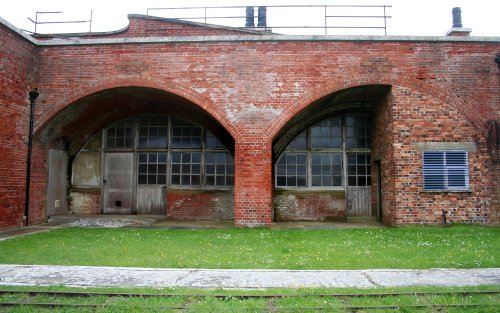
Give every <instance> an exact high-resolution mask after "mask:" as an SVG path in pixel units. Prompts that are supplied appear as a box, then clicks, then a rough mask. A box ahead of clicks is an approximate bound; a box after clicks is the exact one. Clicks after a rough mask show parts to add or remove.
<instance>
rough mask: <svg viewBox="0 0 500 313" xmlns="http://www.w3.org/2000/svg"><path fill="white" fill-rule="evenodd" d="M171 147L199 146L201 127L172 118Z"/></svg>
mask: <svg viewBox="0 0 500 313" xmlns="http://www.w3.org/2000/svg"><path fill="white" fill-rule="evenodd" d="M172 147H174V148H201V127H199V126H196V125H194V124H191V123H189V122H186V121H181V120H177V119H172Z"/></svg>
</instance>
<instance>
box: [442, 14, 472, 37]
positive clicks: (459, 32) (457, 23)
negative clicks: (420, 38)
mask: <svg viewBox="0 0 500 313" xmlns="http://www.w3.org/2000/svg"><path fill="white" fill-rule="evenodd" d="M451 13H452V15H453V25H452V27H451V29H450V30H449V31H448V32H447V33H446V36H470V33H471V32H472V29H471V28H464V27H463V25H462V9H460V8H459V7H455V8H453V10H451Z"/></svg>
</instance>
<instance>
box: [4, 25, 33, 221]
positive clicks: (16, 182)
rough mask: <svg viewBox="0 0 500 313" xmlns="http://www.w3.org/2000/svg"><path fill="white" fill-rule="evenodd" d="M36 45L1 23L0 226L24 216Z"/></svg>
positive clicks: (20, 219)
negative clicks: (29, 97) (30, 103)
mask: <svg viewBox="0 0 500 313" xmlns="http://www.w3.org/2000/svg"><path fill="white" fill-rule="evenodd" d="M34 52H35V46H34V45H33V44H31V43H29V42H28V41H27V40H26V39H24V38H21V37H20V36H18V35H16V34H15V33H13V32H12V31H11V30H10V29H8V28H6V27H5V26H4V25H2V24H0V86H1V89H2V92H0V228H3V227H10V226H21V225H22V218H23V216H24V199H25V183H26V154H27V140H28V117H29V99H28V92H29V91H30V88H32V87H33V74H34V66H35V63H34V61H35V60H34Z"/></svg>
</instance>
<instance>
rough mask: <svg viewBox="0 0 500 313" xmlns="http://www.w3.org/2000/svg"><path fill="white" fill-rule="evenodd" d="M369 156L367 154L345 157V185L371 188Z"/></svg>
mask: <svg viewBox="0 0 500 313" xmlns="http://www.w3.org/2000/svg"><path fill="white" fill-rule="evenodd" d="M370 164H371V156H370V155H369V154H367V153H356V154H348V155H347V185H348V186H359V187H361V186H371V183H372V182H371V166H370Z"/></svg>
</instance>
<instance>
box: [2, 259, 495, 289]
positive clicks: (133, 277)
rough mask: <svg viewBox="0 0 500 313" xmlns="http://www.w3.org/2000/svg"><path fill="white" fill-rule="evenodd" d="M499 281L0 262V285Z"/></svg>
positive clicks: (418, 273)
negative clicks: (6, 263) (5, 263)
mask: <svg viewBox="0 0 500 313" xmlns="http://www.w3.org/2000/svg"><path fill="white" fill-rule="evenodd" d="M499 284H500V268H491V269H465V270H464V269H430V270H393V269H386V270H342V271H340V270H339V271H335V270H315V271H294V270H211V269H155V268H127V267H90V266H43V265H0V285H10V286H35V285H36V286H53V285H59V286H61V285H64V286H68V287H151V288H167V287H187V288H227V289H253V288H260V289H263V288H315V287H356V288H370V287H402V286H477V285H499Z"/></svg>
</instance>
